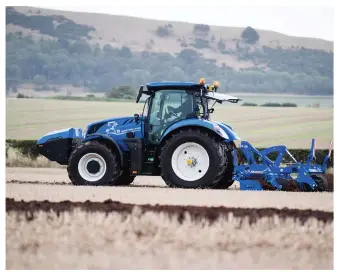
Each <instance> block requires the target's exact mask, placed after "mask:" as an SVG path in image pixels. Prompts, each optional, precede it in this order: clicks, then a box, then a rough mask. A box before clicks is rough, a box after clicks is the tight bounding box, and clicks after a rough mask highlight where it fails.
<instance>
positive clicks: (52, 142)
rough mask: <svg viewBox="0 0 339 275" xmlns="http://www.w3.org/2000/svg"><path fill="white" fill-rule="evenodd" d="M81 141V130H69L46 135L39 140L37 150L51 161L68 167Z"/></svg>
mask: <svg viewBox="0 0 339 275" xmlns="http://www.w3.org/2000/svg"><path fill="white" fill-rule="evenodd" d="M81 140H82V130H81V128H67V129H62V130H59V131H54V132H50V133H48V134H46V135H44V136H43V137H42V138H40V139H39V140H38V142H37V148H38V152H39V153H40V154H41V155H43V156H45V157H46V158H48V159H49V160H51V161H56V162H57V163H59V164H62V165H66V164H67V163H68V158H69V156H70V154H71V152H72V151H73V149H74V148H75V146H76V145H77V144H78V143H79V142H81Z"/></svg>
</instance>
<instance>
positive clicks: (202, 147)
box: [160, 129, 226, 188]
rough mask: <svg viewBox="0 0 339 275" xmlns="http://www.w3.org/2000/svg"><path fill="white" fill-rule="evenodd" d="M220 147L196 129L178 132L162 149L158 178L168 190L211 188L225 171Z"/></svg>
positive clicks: (216, 141)
mask: <svg viewBox="0 0 339 275" xmlns="http://www.w3.org/2000/svg"><path fill="white" fill-rule="evenodd" d="M225 161H226V158H225V154H224V147H223V146H222V144H221V142H220V141H218V140H217V139H216V138H214V137H213V136H209V135H208V134H207V133H204V132H201V131H199V130H194V129H188V130H182V131H180V132H179V133H177V134H175V135H173V136H172V137H171V138H170V139H169V140H168V141H167V142H166V144H165V145H164V147H163V148H162V153H161V163H160V166H161V176H162V178H163V180H164V181H165V183H166V184H167V185H168V186H170V187H179V188H213V187H214V186H215V185H216V184H217V182H218V181H219V180H220V179H221V177H222V176H223V174H224V171H225V169H226V166H225Z"/></svg>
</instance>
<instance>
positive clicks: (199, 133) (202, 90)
mask: <svg viewBox="0 0 339 275" xmlns="http://www.w3.org/2000/svg"><path fill="white" fill-rule="evenodd" d="M218 86H219V83H218V82H214V84H213V85H208V84H206V82H205V79H203V78H202V79H200V82H199V83H194V82H152V83H148V84H147V85H146V89H145V88H144V87H143V86H141V87H140V89H139V93H138V95H137V99H136V102H137V103H138V102H139V101H140V98H141V97H142V95H145V96H146V97H147V99H146V100H145V103H144V108H143V112H142V114H141V115H139V114H135V115H134V116H129V117H118V118H110V119H105V120H102V121H97V122H93V123H91V124H89V125H88V126H87V128H86V129H85V130H84V131H82V129H81V128H69V129H63V130H60V131H55V132H52V133H48V134H47V135H45V136H43V137H42V138H41V139H40V140H39V141H38V143H37V146H38V150H39V152H40V154H42V155H43V156H45V157H46V158H48V159H49V160H51V161H56V162H58V163H59V164H62V165H67V171H68V175H69V178H70V180H71V181H72V183H73V184H74V185H97V186H98V185H111V186H123V185H129V184H131V183H132V182H133V180H134V178H135V177H136V176H138V175H151V176H161V177H162V179H163V180H164V181H165V183H166V184H167V185H168V186H170V187H178V188H216V189H227V188H228V187H230V186H231V185H232V184H233V182H234V180H236V181H238V182H240V190H264V189H273V190H288V189H291V188H292V189H297V190H299V191H326V190H328V189H329V186H328V185H329V184H328V182H327V180H326V178H325V176H324V175H323V174H325V172H326V168H327V162H328V160H329V159H330V156H331V148H330V150H329V154H328V156H327V157H326V158H325V160H324V162H323V164H322V166H321V165H319V164H314V163H313V161H314V158H315V140H313V141H312V147H311V151H310V155H309V158H308V160H307V162H306V163H305V164H302V163H300V162H298V161H297V160H295V159H294V157H293V156H292V155H291V154H290V152H289V151H288V150H287V148H286V147H285V146H274V147H270V148H267V149H264V150H262V151H258V150H257V149H255V148H254V147H253V146H252V145H251V144H249V143H248V142H246V141H242V142H241V143H240V149H239V150H238V149H237V148H236V145H235V142H234V141H235V140H240V138H239V137H238V136H237V134H236V133H235V132H234V131H233V129H232V127H231V126H229V125H227V124H225V123H222V122H216V121H213V120H211V117H210V114H211V113H213V112H214V108H213V106H214V105H215V103H224V102H230V103H237V102H238V101H239V100H240V99H238V98H236V97H233V96H229V95H226V94H221V93H218V92H217V89H218ZM239 153H242V154H241V155H243V156H244V157H243V159H242V161H240V157H239V156H241V155H239V156H238V154H239ZM272 153H275V154H276V155H277V156H276V158H275V159H270V158H269V157H268V156H269V155H270V154H272ZM286 155H287V156H288V157H290V158H291V159H292V162H293V163H292V164H291V165H283V163H282V162H283V159H284V158H285V156H286ZM292 174H294V175H295V176H294V177H293V176H292Z"/></svg>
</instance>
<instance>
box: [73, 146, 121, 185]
mask: <svg viewBox="0 0 339 275" xmlns="http://www.w3.org/2000/svg"><path fill="white" fill-rule="evenodd" d="M67 172H68V176H69V178H70V180H71V181H72V183H73V184H74V185H95V186H102V185H114V184H115V183H116V181H117V179H118V177H119V175H120V174H121V171H120V165H119V162H118V158H117V156H116V154H115V153H114V152H112V151H111V150H110V149H109V148H107V147H106V146H105V145H104V144H101V143H99V142H96V141H92V142H86V143H84V144H81V145H79V146H78V147H77V148H76V149H75V150H74V151H73V153H72V155H71V157H70V159H69V162H68V166H67Z"/></svg>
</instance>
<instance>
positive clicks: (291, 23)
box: [40, 1, 334, 41]
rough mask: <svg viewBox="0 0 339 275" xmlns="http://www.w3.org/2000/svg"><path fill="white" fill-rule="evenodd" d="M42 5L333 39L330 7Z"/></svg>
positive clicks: (331, 9) (70, 9)
mask: <svg viewBox="0 0 339 275" xmlns="http://www.w3.org/2000/svg"><path fill="white" fill-rule="evenodd" d="M123 2H124V1H122V3H123ZM297 2H298V1H297ZM235 3H236V1H235ZM120 5H121V3H120ZM40 7H41V6H40ZM42 8H51V9H59V10H68V11H83V12H96V13H106V14H118V15H129V16H135V17H142V18H150V19H162V20H171V21H184V22H191V23H204V24H208V25H218V26H234V27H246V26H251V27H253V28H257V29H263V30H272V31H276V32H280V33H284V34H287V35H292V36H304V37H315V38H321V39H326V40H331V41H333V39H334V34H333V32H334V29H333V24H334V11H333V10H334V9H333V8H332V7H315V6H309V7H277V6H273V7H268V6H267V7H260V6H256V7H249V6H246V7H241V6H240V7H236V6H233V7H227V6H219V7H218V6H214V7H203V6H201V5H200V6H186V7H183V6H181V7H176V6H174V5H173V6H171V7H169V6H167V7H166V6H152V7H149V6H135V5H134V6H111V7H108V6H102V7H100V6H99V7H98V6H72V7H68V6H58V7H57V6H49V7H42Z"/></svg>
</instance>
